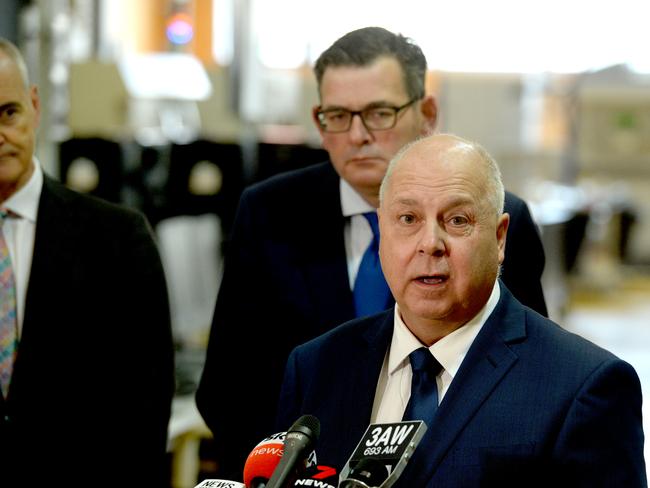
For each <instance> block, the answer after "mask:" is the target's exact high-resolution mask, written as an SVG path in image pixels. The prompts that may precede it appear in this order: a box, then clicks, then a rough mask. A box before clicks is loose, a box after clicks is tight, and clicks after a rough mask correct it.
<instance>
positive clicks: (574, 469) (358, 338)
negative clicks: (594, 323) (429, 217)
mask: <svg viewBox="0 0 650 488" xmlns="http://www.w3.org/2000/svg"><path fill="white" fill-rule="evenodd" d="M393 313H394V311H393V310H389V311H387V312H382V313H381V314H379V315H375V316H372V317H368V318H364V319H358V320H355V321H351V322H349V323H347V324H345V325H342V326H341V327H338V328H336V329H334V330H332V331H330V332H328V333H327V334H325V335H322V336H321V337H319V338H317V339H314V340H313V341H311V342H309V343H307V344H304V345H302V346H300V347H298V348H296V349H295V350H294V351H293V352H292V354H291V356H290V357H289V360H288V364H287V370H286V375H285V379H284V383H283V389H282V393H281V399H280V400H281V401H280V404H279V416H278V425H277V427H278V429H286V428H288V427H289V426H290V425H291V424H292V423H293V422H294V421H295V420H296V419H297V418H299V417H300V416H301V415H303V414H312V415H315V416H316V417H317V418H318V419H319V420H320V423H321V435H320V440H319V441H318V444H317V447H316V454H317V458H318V462H319V464H324V465H328V466H333V467H335V468H337V471H339V470H340V469H341V468H342V467H343V466H344V465H345V463H346V461H347V459H348V457H349V456H350V454H351V453H352V451H353V450H354V448H355V446H356V444H357V443H358V442H359V440H360V439H361V437H362V435H363V433H364V431H365V429H366V427H367V426H368V424H369V422H370V416H371V411H372V404H373V401H374V396H375V389H376V385H377V380H378V377H379V373H380V370H381V366H382V362H383V360H384V356H385V353H386V351H387V349H388V347H389V345H390V340H391V337H392V331H393ZM645 476H646V475H645V465H644V460H643V430H642V422H641V388H640V383H639V379H638V377H637V375H636V373H635V371H634V370H633V368H632V367H631V366H630V365H629V364H627V363H626V362H624V361H622V360H620V359H618V358H617V357H615V356H614V355H613V354H611V353H609V352H607V351H605V350H603V349H601V348H599V347H597V346H595V345H594V344H592V343H590V342H588V341H586V340H585V339H583V338H581V337H579V336H576V335H574V334H570V333H568V332H567V331H565V330H563V329H561V328H560V327H558V326H557V325H556V324H555V323H553V322H551V321H550V320H548V319H545V318H543V317H541V316H540V315H539V314H537V313H535V312H533V311H532V310H530V309H529V308H527V307H524V306H522V305H521V303H520V302H518V301H517V300H516V299H515V298H513V297H512V295H511V294H510V293H509V292H508V290H507V289H506V288H505V287H504V286H503V285H502V286H501V299H500V300H499V302H498V304H497V306H496V308H495V310H494V311H493V313H492V314H491V316H490V317H489V318H488V320H487V321H486V323H485V324H484V326H483V328H482V329H481V331H480V332H479V334H478V336H477V337H476V339H475V340H474V343H473V344H472V345H471V347H470V349H469V351H468V353H467V355H466V357H465V359H464V361H463V363H462V364H461V366H460V369H459V370H458V373H457V375H456V377H455V378H454V380H453V382H452V383H451V386H450V388H449V390H448V391H447V393H446V395H445V396H444V397H443V399H442V402H441V403H440V406H439V408H438V410H437V412H436V414H435V417H434V419H433V425H432V426H430V428H429V429H428V430H427V432H426V434H425V436H424V438H423V440H422V442H421V443H420V445H419V446H418V447H417V448H416V451H415V453H414V456H413V458H412V460H411V462H410V463H409V464H408V465H407V467H406V469H405V471H404V473H402V476H401V477H400V479H399V481H398V483H397V484H396V485H395V486H396V487H397V486H403V487H409V488H420V487H425V486H426V487H429V486H430V487H436V488H444V487H449V488H457V487H474V486H486V487H502V486H513V487H514V486H517V487H522V486H526V487H528V486H540V487H550V486H567V487H579V486H584V487H593V486H598V487H614V486H616V487H618V486H625V487H627V488H632V487H639V486H646V477H645Z"/></svg>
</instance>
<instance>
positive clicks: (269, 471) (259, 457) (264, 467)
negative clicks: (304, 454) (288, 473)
mask: <svg viewBox="0 0 650 488" xmlns="http://www.w3.org/2000/svg"><path fill="white" fill-rule="evenodd" d="M286 434H287V433H286V432H278V433H277V434H273V435H270V436H269V437H267V438H266V439H264V440H262V441H261V442H260V443H259V444H257V445H256V446H255V447H254V448H253V450H252V451H251V453H250V454H249V455H248V458H247V459H246V464H245V465H244V484H245V485H246V486H247V487H248V488H250V487H251V486H253V482H254V481H255V480H256V479H260V478H261V479H264V480H266V481H268V480H269V478H271V476H272V475H273V471H275V468H276V467H277V465H278V463H279V462H280V459H281V458H282V453H283V452H284V438H285V436H286Z"/></svg>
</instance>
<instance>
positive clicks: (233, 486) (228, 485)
mask: <svg viewBox="0 0 650 488" xmlns="http://www.w3.org/2000/svg"><path fill="white" fill-rule="evenodd" d="M194 488H245V486H244V485H243V483H238V482H237V481H228V480H203V481H201V483H199V484H198V485H196V486H195V487H194Z"/></svg>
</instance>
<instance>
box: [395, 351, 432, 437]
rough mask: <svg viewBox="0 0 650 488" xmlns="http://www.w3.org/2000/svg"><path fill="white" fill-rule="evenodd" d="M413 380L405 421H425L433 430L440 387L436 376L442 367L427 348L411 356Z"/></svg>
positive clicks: (414, 352)
mask: <svg viewBox="0 0 650 488" xmlns="http://www.w3.org/2000/svg"><path fill="white" fill-rule="evenodd" d="M409 361H411V370H412V371H413V379H412V380H411V398H409V402H408V404H407V405H406V410H405V411H404V417H403V420H424V422H425V423H426V424H427V427H429V428H431V423H432V420H433V415H434V414H435V413H436V409H437V408H438V385H437V384H436V376H438V373H440V371H441V370H442V366H441V365H440V363H439V362H438V361H437V360H436V358H434V357H433V354H431V351H429V350H428V349H427V348H426V347H421V348H419V349H416V350H415V351H413V352H412V353H411V354H409Z"/></svg>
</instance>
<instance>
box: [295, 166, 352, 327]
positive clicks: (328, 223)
mask: <svg viewBox="0 0 650 488" xmlns="http://www.w3.org/2000/svg"><path fill="white" fill-rule="evenodd" d="M309 201H312V202H315V203H314V206H313V207H311V206H310V207H309V208H306V209H305V210H307V211H308V212H309V214H308V215H305V218H304V222H305V224H304V225H305V226H309V227H308V228H309V230H306V231H302V232H301V234H300V235H301V236H302V239H300V240H299V242H301V245H300V246H299V248H298V249H297V252H298V259H299V266H300V268H301V270H302V273H303V278H304V282H305V285H306V287H307V290H306V292H307V294H308V295H309V297H310V299H311V301H312V303H313V305H314V309H315V312H316V314H315V316H317V317H321V318H322V320H321V323H322V324H329V325H328V326H326V327H324V328H323V329H322V330H318V331H316V333H322V332H326V331H327V330H329V329H331V328H332V325H331V324H334V325H338V324H341V323H343V322H346V321H348V320H350V319H351V318H353V317H354V305H353V301H352V292H351V291H350V284H349V278H348V270H347V258H346V255H345V242H344V238H343V228H344V226H345V218H344V217H343V211H342V210H341V198H340V190H339V176H338V174H337V173H336V172H335V171H334V169H333V167H332V165H331V163H329V162H328V163H327V165H326V166H323V170H322V172H321V173H320V174H319V175H318V182H317V184H314V185H313V187H312V188H310V196H309ZM323 290H327V293H324V292H323Z"/></svg>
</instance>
